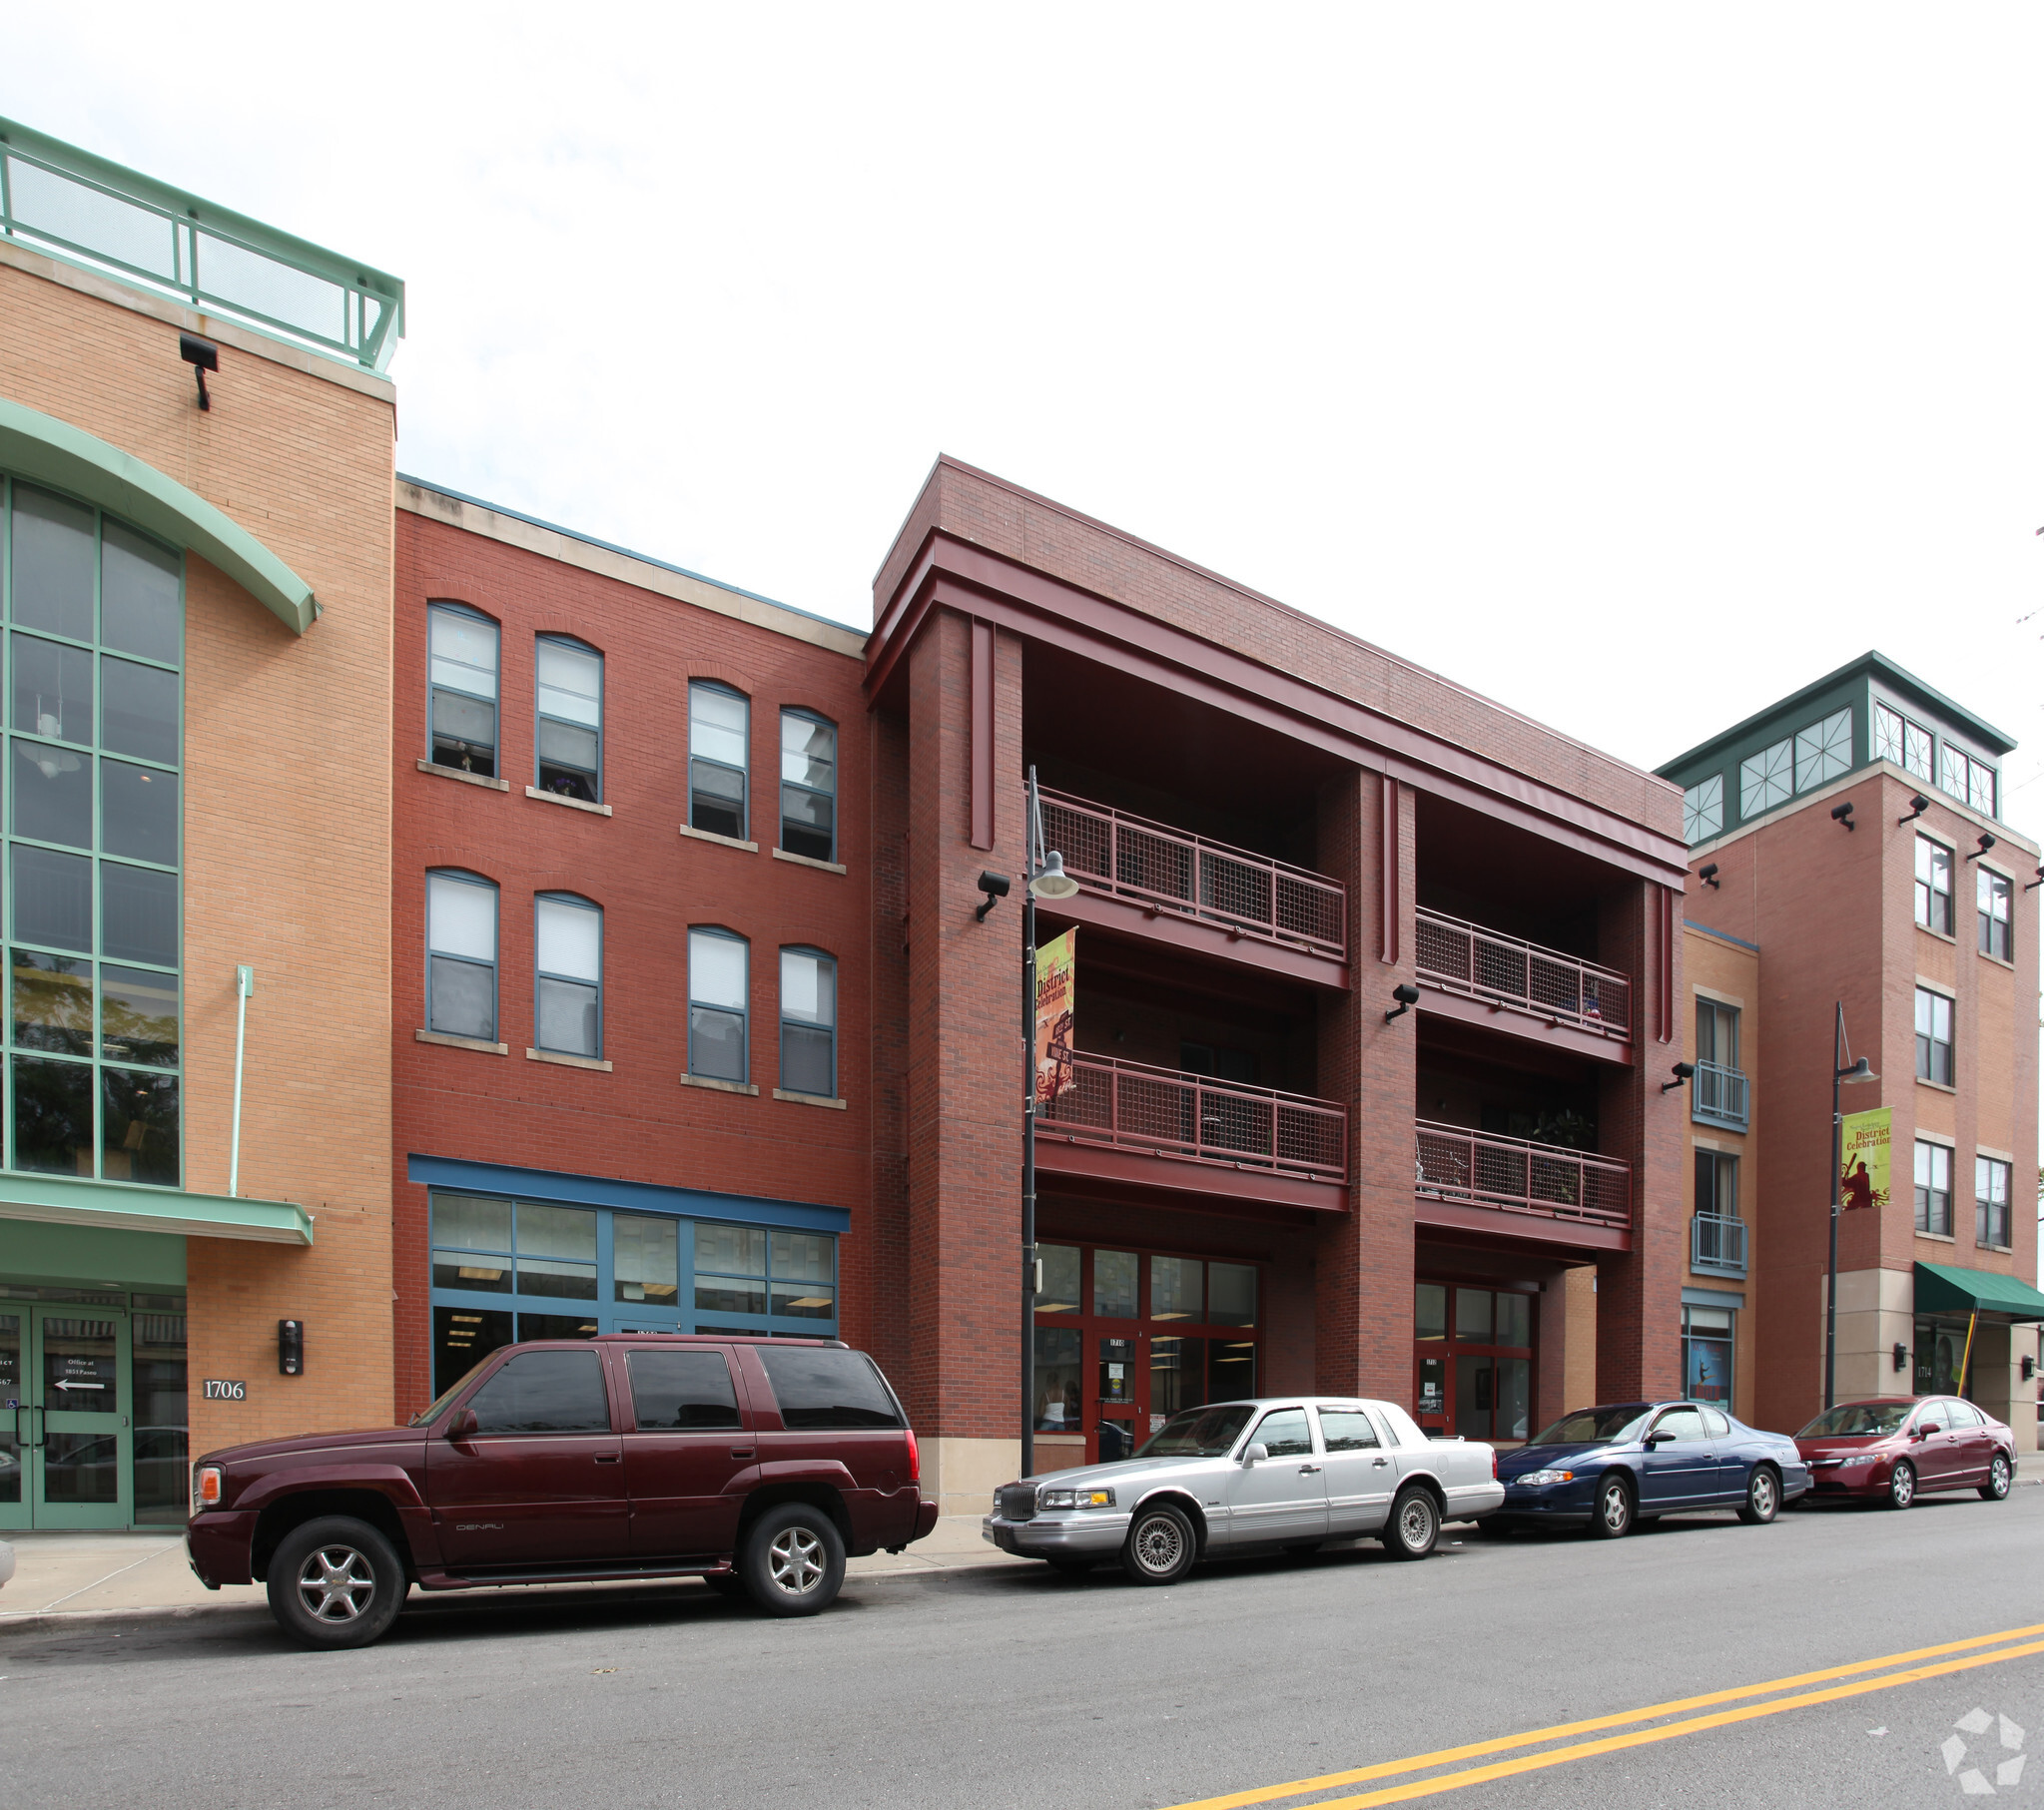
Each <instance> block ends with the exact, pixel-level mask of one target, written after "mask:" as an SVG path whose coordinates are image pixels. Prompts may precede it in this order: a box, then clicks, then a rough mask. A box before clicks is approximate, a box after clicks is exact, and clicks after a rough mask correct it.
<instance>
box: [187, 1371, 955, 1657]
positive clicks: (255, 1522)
mask: <svg viewBox="0 0 2044 1810" xmlns="http://www.w3.org/2000/svg"><path fill="white" fill-rule="evenodd" d="M920 1478H921V1470H920V1466H919V1463H918V1459H917V1452H916V1436H915V1434H914V1433H913V1432H912V1431H911V1430H910V1427H909V1422H908V1417H907V1416H906V1415H905V1414H904V1413H903V1412H902V1405H901V1403H900V1402H899V1401H898V1400H897V1399H896V1396H895V1393H894V1391H893V1389H891V1388H890V1387H889V1386H888V1382H887V1379H886V1378H885V1377H883V1376H882V1375H881V1373H880V1369H879V1367H878V1366H877V1365H876V1364H875V1363H874V1362H873V1360H872V1359H871V1358H869V1357H867V1356H866V1355H865V1354H864V1353H863V1352H856V1351H852V1350H850V1349H848V1348H847V1347H846V1346H844V1345H841V1344H839V1343H837V1342H836V1341H831V1342H821V1341H812V1340H806V1339H801V1340H798V1339H765V1338H760V1339H746V1338H737V1337H732V1338H709V1337H704V1336H698V1335H678V1334H677V1335H658V1334H644V1333H621V1334H619V1333H613V1334H606V1335H603V1336H601V1337H598V1338H595V1339H587V1340H545V1341H535V1342H532V1343H528V1344H524V1345H507V1346H504V1347H503V1348H501V1349H500V1350H498V1351H494V1352H492V1353H491V1354H490V1355H489V1356H488V1357H486V1358H485V1359H483V1361H482V1362H481V1363H480V1364H478V1365H476V1366H475V1368H474V1369H473V1370H471V1371H470V1372H469V1373H468V1374H467V1375H466V1376H465V1377H463V1378H462V1379H461V1380H460V1381H459V1382H458V1383H456V1384H455V1385H454V1386H453V1387H452V1388H451V1389H449V1390H448V1391H447V1392H446V1393H445V1394H444V1395H442V1396H441V1397H440V1398H439V1400H438V1401H436V1402H434V1403H433V1404H432V1405H431V1406H430V1407H428V1408H426V1409H424V1410H422V1411H421V1412H420V1413H419V1414H417V1415H416V1416H414V1417H413V1418H412V1420H411V1421H410V1423H409V1424H408V1425H406V1426H404V1427H385V1428H375V1429H371V1430H368V1431H364V1432H356V1433H327V1434H303V1435H300V1436H298V1437H296V1438H292V1439H280V1440H261V1441H257V1442H256V1443H254V1444H252V1445H247V1446H233V1447H230V1448H228V1449H227V1450H226V1451H224V1452H210V1453H208V1454H206V1456H205V1457H203V1458H202V1459H200V1460H199V1462H198V1463H197V1464H196V1465H195V1466H194V1467H193V1470H192V1510H193V1512H192V1518H191V1520H190V1522H189V1523H188V1524H187V1526H186V1530H185V1549H186V1552H187V1554H188V1555H189V1557H190V1559H191V1563H192V1569H193V1571H194V1572H195V1573H196V1574H197V1575H198V1578H199V1580H200V1582H202V1583H203V1584H205V1585H206V1586H207V1588H209V1589H218V1588H219V1587H220V1586H221V1585H222V1584H224V1583H250V1582H257V1581H260V1582H263V1583H265V1584H267V1585H268V1586H269V1592H270V1608H271V1612H272V1613H273V1614H275V1615H276V1617H277V1619H278V1621H279V1622H280V1623H281V1624H282V1625H283V1626H284V1628H285V1629H286V1631H287V1632H289V1633H291V1634H292V1635H294V1636H295V1637H296V1638H297V1639H299V1640H300V1641H302V1642H303V1643H305V1644H306V1645H308V1646H321V1647H341V1646H365V1645H367V1644H368V1643H369V1642H370V1641H371V1640H374V1639H376V1638H377V1637H378V1636H379V1635H381V1634H382V1633H383V1632H384V1631H385V1630H386V1629H387V1628H388V1627H389V1625H390V1623H391V1622H392V1621H393V1620H395V1619H396V1616H397V1611H398V1608H399V1607H400V1606H401V1605H402V1603H403V1601H404V1597H405V1594H406V1592H407V1590H408V1589H409V1587H410V1586H411V1585H412V1584H414V1583H415V1584H417V1585H418V1586H419V1588H420V1589H423V1590H457V1589H462V1588H464V1587H472V1586H474V1585H477V1584H492V1583H557V1582H563V1581H568V1580H573V1579H589V1578H638V1577H682V1576H698V1577H701V1578H702V1579H703V1580H704V1581H705V1582H706V1583H708V1584H709V1585H710V1586H711V1587H712V1588H713V1589H716V1590H719V1591H722V1592H724V1593H725V1594H728V1595H733V1596H737V1595H744V1596H747V1597H750V1598H751V1600H752V1601H753V1602H755V1603H757V1604H758V1605H759V1606H760V1607H761V1608H762V1609H764V1610H766V1612H767V1613H768V1614H771V1615H813V1614H815V1613H816V1612H817V1610H819V1609H821V1608H823V1607H824V1606H825V1605H826V1604H828V1603H829V1602H830V1601H831V1599H832V1598H833V1597H835V1596H836V1595H837V1593H838V1587H839V1585H840V1584H841V1583H842V1582H843V1581H844V1576H845V1559H846V1557H847V1556H848V1555H857V1554H864V1553H868V1552H873V1551H876V1550H878V1549H880V1548H882V1547H885V1548H886V1549H887V1550H889V1551H891V1552H899V1551H900V1550H901V1549H902V1548H903V1547H904V1546H906V1545H907V1544H908V1543H909V1542H910V1541H911V1540H913V1539H921V1538H922V1537H923V1536H924V1535H925V1534H926V1533H928V1532H929V1531H930V1529H931V1528H932V1527H933V1526H934V1525H935V1524H936V1522H937V1504H936V1503H934V1502H926V1501H924V1500H923V1493H922V1487H921V1483H920Z"/></svg>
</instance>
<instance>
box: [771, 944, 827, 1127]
mask: <svg viewBox="0 0 2044 1810" xmlns="http://www.w3.org/2000/svg"><path fill="white" fill-rule="evenodd" d="M781 1087H782V1090H783V1091H784V1092H787V1093H809V1094H815V1095H817V1096H818V1097H819V1098H821V1099H827V1100H828V1099H835V1098H836V1097H837V1090H838V964H837V963H836V962H835V961H834V960H832V959H831V957H830V956H828V955H825V954H822V953H820V952H819V951H818V950H816V949H783V950H782V951H781Z"/></svg>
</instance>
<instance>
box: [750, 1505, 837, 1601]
mask: <svg viewBox="0 0 2044 1810" xmlns="http://www.w3.org/2000/svg"><path fill="white" fill-rule="evenodd" d="M737 1570H738V1574H739V1575H740V1576H741V1577H743V1578H744V1579H745V1593H746V1594H747V1595H748V1596H750V1597H751V1598H752V1599H753V1602H754V1603H755V1604H756V1605H757V1606H758V1607H760V1608H762V1609H764V1610H765V1611H766V1612H767V1613H768V1614H769V1615H814V1614H815V1613H817V1611H818V1610H820V1609H825V1608H828V1607H829V1606H830V1605H831V1603H832V1602H833V1601H835V1600H836V1598H837V1594H838V1591H839V1589H840V1588H841V1587H842V1586H843V1584H844V1581H845V1540H844V1536H843V1535H842V1534H840V1533H839V1531H838V1524H837V1522H836V1521H834V1520H832V1519H831V1517H830V1516H829V1515H828V1514H826V1513H825V1512H824V1511H823V1510H822V1509H821V1508H812V1507H811V1506H810V1505H809V1504H808V1503H783V1504H782V1505H781V1506H780V1507H779V1508H769V1509H768V1510H767V1511H766V1512H765V1513H764V1514H762V1515H761V1516H760V1517H759V1519H758V1520H756V1521H754V1522H753V1523H752V1527H751V1529H750V1531H748V1532H747V1534H746V1536H745V1550H744V1551H743V1552H741V1553H740V1554H739V1555H738V1565H737Z"/></svg>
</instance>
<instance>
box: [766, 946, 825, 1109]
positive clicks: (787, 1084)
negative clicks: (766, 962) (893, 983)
mask: <svg viewBox="0 0 2044 1810" xmlns="http://www.w3.org/2000/svg"><path fill="white" fill-rule="evenodd" d="M790 955H797V956H803V957H806V958H807V959H809V960H812V961H817V962H821V963H822V964H823V965H824V966H825V967H826V968H828V969H829V971H830V985H831V1015H830V1020H829V1022H828V1023H826V1022H824V1021H823V1020H821V1019H818V1018H802V1017H796V1016H794V1015H792V1014H791V1013H790V1012H789V1009H788V957H789V956H790ZM780 981H781V987H780V990H781V1090H782V1091H783V1092H784V1093H800V1094H802V1095H804V1096H805V1097H807V1098H811V1099H832V1100H834V1099H836V1098H837V1097H838V958H837V956H835V955H833V954H831V953H829V952H828V951H827V950H825V949H819V948H812V947H810V946H809V945H808V944H807V943H799V942H795V943H787V944H784V945H783V946H782V949H781V976H780ZM791 1028H793V1029H794V1030H795V1031H797V1032H798V1033H801V1032H805V1031H809V1032H814V1031H819V1030H821V1031H823V1032H825V1033H826V1034H827V1035H828V1037H829V1038H830V1070H831V1073H830V1085H829V1087H828V1088H826V1089H825V1090H824V1092H823V1093H821V1094H819V1093H818V1092H817V1090H816V1089H815V1088H814V1087H797V1086H796V1085H795V1084H794V1082H793V1081H792V1080H791V1079H790V1077H789V1073H788V1032H789V1030H790V1029H791Z"/></svg>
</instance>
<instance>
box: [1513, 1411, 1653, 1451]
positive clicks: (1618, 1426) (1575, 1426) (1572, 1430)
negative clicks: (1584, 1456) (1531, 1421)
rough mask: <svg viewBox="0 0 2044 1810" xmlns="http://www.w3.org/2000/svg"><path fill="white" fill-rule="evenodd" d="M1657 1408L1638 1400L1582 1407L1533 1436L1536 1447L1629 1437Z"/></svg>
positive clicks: (1625, 1438)
mask: <svg viewBox="0 0 2044 1810" xmlns="http://www.w3.org/2000/svg"><path fill="white" fill-rule="evenodd" d="M1653 1412H1654V1411H1653V1409H1651V1408H1649V1407H1645V1406H1643V1405H1642V1404H1641V1403H1639V1402H1628V1403H1626V1404H1625V1405H1624V1406H1623V1407H1621V1408H1582V1409H1578V1410H1577V1411H1576V1413H1574V1414H1565V1415H1563V1416H1562V1418H1561V1419H1560V1420H1559V1421H1557V1422H1556V1423H1555V1424H1554V1425H1553V1426H1552V1427H1550V1428H1548V1429H1547V1430H1546V1431H1545V1432H1542V1433H1538V1434H1536V1435H1534V1437H1533V1441H1532V1444H1534V1445H1536V1446H1588V1445H1592V1444H1598V1445H1602V1444H1604V1443H1606V1442H1609V1441H1612V1440H1629V1439H1631V1438H1632V1437H1633V1436H1634V1435H1635V1434H1637V1433H1638V1432H1639V1431H1640V1425H1641V1423H1642V1422H1643V1421H1645V1420H1646V1418H1647V1417H1648V1416H1649V1415H1650V1414H1652V1413H1653Z"/></svg>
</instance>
